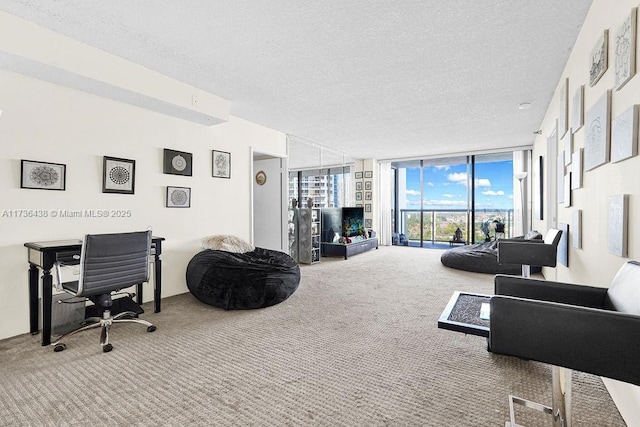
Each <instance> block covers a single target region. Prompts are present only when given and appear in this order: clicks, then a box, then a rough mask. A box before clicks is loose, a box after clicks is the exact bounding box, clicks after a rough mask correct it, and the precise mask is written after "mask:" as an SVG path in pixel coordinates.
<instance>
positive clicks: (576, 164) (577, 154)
mask: <svg viewBox="0 0 640 427" xmlns="http://www.w3.org/2000/svg"><path fill="white" fill-rule="evenodd" d="M578 188H582V148H578V149H577V150H576V151H574V152H573V154H572V155H571V189H572V190H577V189H578Z"/></svg>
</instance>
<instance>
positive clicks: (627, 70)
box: [615, 7, 637, 90]
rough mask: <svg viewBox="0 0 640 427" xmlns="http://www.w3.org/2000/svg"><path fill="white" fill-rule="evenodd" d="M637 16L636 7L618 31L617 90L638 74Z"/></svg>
mask: <svg viewBox="0 0 640 427" xmlns="http://www.w3.org/2000/svg"><path fill="white" fill-rule="evenodd" d="M636 14H637V8H635V7H634V8H632V9H631V12H630V13H629V15H627V17H626V18H625V20H624V21H623V22H622V24H620V26H619V27H618V28H617V30H616V34H615V36H616V37H615V41H616V45H615V54H616V58H615V73H616V81H615V88H616V90H620V89H622V87H623V86H624V85H625V84H626V83H627V82H628V81H629V80H631V78H632V77H633V76H634V75H635V74H636Z"/></svg>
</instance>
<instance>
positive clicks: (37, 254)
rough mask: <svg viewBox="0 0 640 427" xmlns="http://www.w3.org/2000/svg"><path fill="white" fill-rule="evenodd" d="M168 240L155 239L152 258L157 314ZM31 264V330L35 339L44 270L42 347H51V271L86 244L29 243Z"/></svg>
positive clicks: (57, 241)
mask: <svg viewBox="0 0 640 427" xmlns="http://www.w3.org/2000/svg"><path fill="white" fill-rule="evenodd" d="M163 240H164V237H155V236H154V237H152V240H151V254H152V255H153V257H154V260H153V264H154V274H153V278H154V287H153V300H154V303H155V312H156V313H159V312H160V298H161V290H162V260H161V259H160V255H161V254H162V241H163ZM24 246H26V248H27V252H28V260H29V327H30V331H31V334H32V335H35V334H37V333H38V316H39V314H38V287H39V286H38V270H39V269H42V271H43V274H42V345H49V344H51V303H52V299H53V298H52V294H53V278H52V276H51V269H52V268H53V265H54V264H55V262H56V261H57V260H59V259H70V258H72V257H73V255H79V254H80V250H81V248H82V240H53V241H49V242H28V243H25V244H24ZM137 303H138V304H142V283H141V284H139V285H138V286H137Z"/></svg>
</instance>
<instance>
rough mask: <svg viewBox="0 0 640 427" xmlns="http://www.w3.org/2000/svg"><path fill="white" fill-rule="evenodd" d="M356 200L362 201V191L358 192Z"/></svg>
mask: <svg viewBox="0 0 640 427" xmlns="http://www.w3.org/2000/svg"><path fill="white" fill-rule="evenodd" d="M356 200H358V201H360V200H362V191H356Z"/></svg>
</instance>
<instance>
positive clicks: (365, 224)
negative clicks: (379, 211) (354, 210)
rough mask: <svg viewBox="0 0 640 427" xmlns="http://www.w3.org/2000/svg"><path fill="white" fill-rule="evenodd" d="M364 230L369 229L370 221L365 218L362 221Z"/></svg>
mask: <svg viewBox="0 0 640 427" xmlns="http://www.w3.org/2000/svg"><path fill="white" fill-rule="evenodd" d="M364 228H371V219H370V218H367V219H365V220H364Z"/></svg>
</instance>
